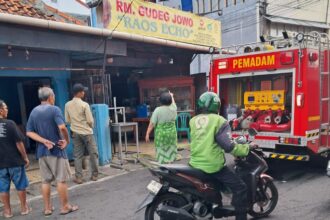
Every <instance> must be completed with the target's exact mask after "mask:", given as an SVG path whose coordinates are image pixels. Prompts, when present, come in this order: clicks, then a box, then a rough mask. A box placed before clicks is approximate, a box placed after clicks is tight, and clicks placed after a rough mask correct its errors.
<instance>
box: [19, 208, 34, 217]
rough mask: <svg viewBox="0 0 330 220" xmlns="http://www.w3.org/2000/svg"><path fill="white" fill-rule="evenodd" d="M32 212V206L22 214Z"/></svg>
mask: <svg viewBox="0 0 330 220" xmlns="http://www.w3.org/2000/svg"><path fill="white" fill-rule="evenodd" d="M31 212H32V208H31V207H28V208H27V210H26V211H25V212H21V215H28V214H30V213H31Z"/></svg>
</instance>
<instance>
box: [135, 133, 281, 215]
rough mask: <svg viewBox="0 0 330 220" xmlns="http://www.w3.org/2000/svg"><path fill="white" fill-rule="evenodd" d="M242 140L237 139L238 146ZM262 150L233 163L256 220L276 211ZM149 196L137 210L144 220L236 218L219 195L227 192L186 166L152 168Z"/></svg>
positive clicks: (200, 173) (274, 197)
mask: <svg viewBox="0 0 330 220" xmlns="http://www.w3.org/2000/svg"><path fill="white" fill-rule="evenodd" d="M244 138H245V137H239V139H240V142H242V140H243V141H244V140H245V141H246V139H244ZM264 158H265V157H264V154H263V152H262V150H261V149H253V150H251V151H250V153H249V154H248V155H247V156H246V157H244V158H237V159H236V161H235V172H236V173H237V174H238V175H239V176H240V177H241V178H242V179H243V181H244V182H245V183H246V184H247V186H248V206H249V209H248V213H249V214H250V215H251V216H253V217H256V218H262V217H266V216H268V215H269V214H270V213H271V212H272V211H273V210H274V209H275V207H276V205H277V201H278V191H277V188H276V186H275V185H274V182H273V178H272V177H270V176H268V175H267V174H265V171H266V170H267V169H268V165H267V163H266V161H265V160H264ZM149 170H150V172H151V173H152V175H153V176H155V177H157V178H158V181H155V180H152V181H151V182H150V183H149V185H148V186H147V189H148V191H149V195H148V196H147V197H146V198H145V200H144V201H143V202H142V203H141V205H140V206H139V207H138V209H137V212H138V211H140V210H142V209H143V208H145V207H146V210H145V220H156V219H163V220H209V219H213V218H222V217H228V216H234V215H235V209H234V208H233V207H232V206H224V205H223V203H222V193H228V192H229V191H230V190H229V189H228V188H226V187H224V186H223V185H220V184H219V183H218V182H217V181H216V180H215V179H213V178H212V176H210V175H208V174H206V173H204V172H202V171H200V170H197V169H194V168H192V167H190V166H188V165H180V164H172V165H159V164H156V163H155V164H153V166H152V167H150V168H149Z"/></svg>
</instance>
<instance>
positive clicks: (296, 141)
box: [278, 137, 301, 145]
mask: <svg viewBox="0 0 330 220" xmlns="http://www.w3.org/2000/svg"><path fill="white" fill-rule="evenodd" d="M278 142H279V143H280V144H297V145H299V144H301V140H300V138H290V137H280V138H279V141H278Z"/></svg>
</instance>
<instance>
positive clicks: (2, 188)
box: [0, 166, 29, 193]
mask: <svg viewBox="0 0 330 220" xmlns="http://www.w3.org/2000/svg"><path fill="white" fill-rule="evenodd" d="M11 181H12V182H13V183H14V185H15V187H16V189H17V190H18V191H24V190H25V189H26V188H27V187H28V186H29V180H28V178H27V176H26V172H25V167H24V166H18V167H11V168H2V169H0V193H8V192H9V190H10V182H11Z"/></svg>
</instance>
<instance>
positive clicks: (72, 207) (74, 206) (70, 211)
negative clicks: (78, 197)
mask: <svg viewBox="0 0 330 220" xmlns="http://www.w3.org/2000/svg"><path fill="white" fill-rule="evenodd" d="M78 210H79V207H78V206H76V205H70V206H69V208H68V210H66V211H65V212H61V213H60V215H67V214H69V213H72V212H75V211H78Z"/></svg>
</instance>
